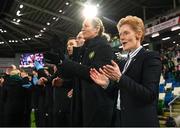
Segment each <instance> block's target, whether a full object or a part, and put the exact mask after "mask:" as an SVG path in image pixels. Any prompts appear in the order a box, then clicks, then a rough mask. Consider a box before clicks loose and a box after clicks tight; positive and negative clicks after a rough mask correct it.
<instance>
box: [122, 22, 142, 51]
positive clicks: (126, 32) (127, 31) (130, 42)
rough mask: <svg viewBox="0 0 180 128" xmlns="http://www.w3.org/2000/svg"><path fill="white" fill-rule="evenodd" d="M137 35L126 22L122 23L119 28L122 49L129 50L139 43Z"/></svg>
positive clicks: (136, 46)
mask: <svg viewBox="0 0 180 128" xmlns="http://www.w3.org/2000/svg"><path fill="white" fill-rule="evenodd" d="M137 36H138V34H137V32H136V31H134V30H133V29H132V27H131V26H130V25H128V24H124V25H122V26H121V27H120V28H119V37H120V42H121V44H122V46H123V50H124V51H131V50H133V49H136V48H138V47H139V46H140V45H141V43H140V39H139V38H137Z"/></svg>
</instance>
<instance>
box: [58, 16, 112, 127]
mask: <svg viewBox="0 0 180 128" xmlns="http://www.w3.org/2000/svg"><path fill="white" fill-rule="evenodd" d="M103 32H104V26H103V24H102V21H101V20H100V19H99V18H93V19H85V20H84V22H83V26H82V33H83V36H84V39H85V42H84V45H83V46H82V48H81V52H80V58H79V59H80V60H79V62H74V61H70V60H67V59H65V60H64V61H63V63H62V64H61V65H60V66H59V67H60V68H59V69H60V70H59V72H60V73H61V75H62V76H63V77H65V78H74V77H76V78H77V79H76V82H75V83H74V90H73V101H72V102H73V104H72V126H110V125H111V121H112V111H113V101H112V100H111V99H110V97H109V96H108V94H107V93H106V91H105V90H104V89H103V88H101V87H99V86H94V84H95V83H94V82H93V81H91V79H90V75H89V70H90V68H91V67H94V68H99V67H101V66H102V65H105V64H109V63H110V60H111V59H112V57H113V52H112V49H111V47H110V46H109V45H108V42H107V39H106V38H105V37H104V36H103Z"/></svg>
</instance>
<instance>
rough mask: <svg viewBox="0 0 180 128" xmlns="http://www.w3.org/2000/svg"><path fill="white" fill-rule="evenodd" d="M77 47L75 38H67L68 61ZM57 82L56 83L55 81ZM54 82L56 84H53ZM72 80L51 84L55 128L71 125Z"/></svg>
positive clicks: (60, 80) (56, 79)
mask: <svg viewBox="0 0 180 128" xmlns="http://www.w3.org/2000/svg"><path fill="white" fill-rule="evenodd" d="M74 47H77V42H76V38H73V37H71V38H69V39H68V42H67V54H68V58H69V59H73V58H74V57H73V49H74ZM58 80H59V82H58V83H57V81H58ZM54 81H56V83H55V82H54ZM72 82H73V80H72V79H70V80H67V81H63V80H62V79H61V78H59V77H57V78H55V79H54V80H53V81H52V83H53V87H54V123H53V126H55V127H60V126H61V127H62V126H64V127H65V126H70V124H71V114H70V110H71V97H72V92H73V90H72V84H73V83H72ZM70 93H71V94H70Z"/></svg>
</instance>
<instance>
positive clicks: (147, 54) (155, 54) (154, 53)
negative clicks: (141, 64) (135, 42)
mask: <svg viewBox="0 0 180 128" xmlns="http://www.w3.org/2000/svg"><path fill="white" fill-rule="evenodd" d="M143 55H144V57H145V59H147V58H156V59H160V54H159V52H157V51H152V50H146V51H145V52H144V54H143Z"/></svg>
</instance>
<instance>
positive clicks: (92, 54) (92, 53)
mask: <svg viewBox="0 0 180 128" xmlns="http://www.w3.org/2000/svg"><path fill="white" fill-rule="evenodd" d="M94 55H95V52H94V51H92V52H90V53H89V59H92V58H93V57H94Z"/></svg>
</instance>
